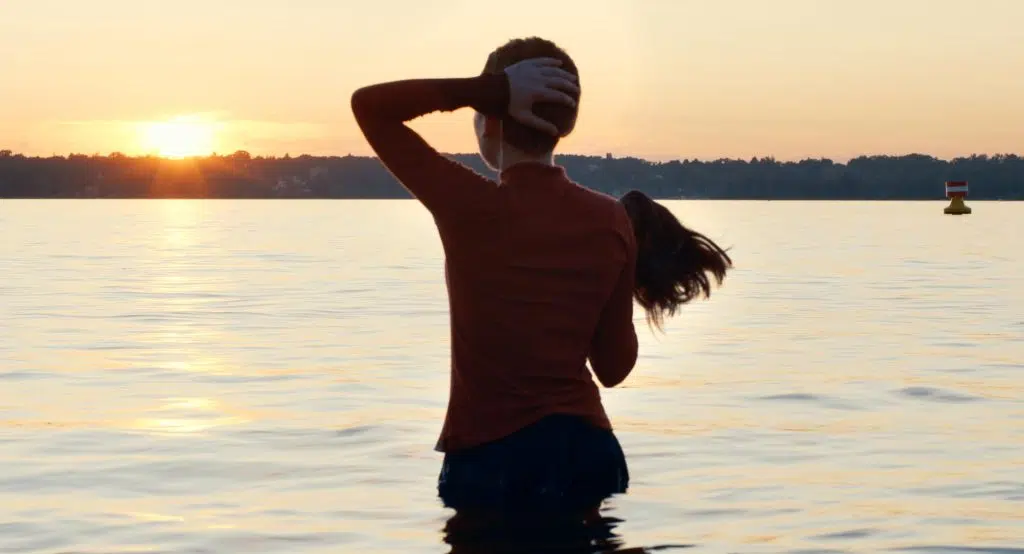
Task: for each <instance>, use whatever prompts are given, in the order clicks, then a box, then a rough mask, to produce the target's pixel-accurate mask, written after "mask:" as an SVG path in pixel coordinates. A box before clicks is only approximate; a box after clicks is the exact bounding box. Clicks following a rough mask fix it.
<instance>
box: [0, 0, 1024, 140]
mask: <svg viewBox="0 0 1024 554" xmlns="http://www.w3.org/2000/svg"><path fill="white" fill-rule="evenodd" d="M1022 22H1024V0H714V1H711V0H517V1H513V2H501V1H496V0H495V1H480V0H472V1H470V0H359V1H356V0H289V1H287V2H286V1H284V0H275V1H270V0H244V1H243V0H173V1H166V0H89V1H84V0H3V1H2V2H0V148H9V149H12V150H15V151H20V152H25V153H28V154H41V155H48V154H51V153H58V154H65V153H68V152H72V151H74V152H85V153H93V152H98V153H108V152H111V151H122V152H126V153H137V152H139V151H141V149H142V148H143V146H142V145H141V144H140V141H139V138H138V133H137V132H136V128H137V125H138V123H139V122H144V121H157V120H162V119H166V118H170V117H174V116H179V115H188V114H199V115H200V116H201V117H203V118H206V119H208V120H210V121H215V122H217V129H218V132H217V136H216V141H215V147H216V149H217V150H218V151H220V152H222V153H228V152H231V151H234V150H237V149H247V150H249V151H250V152H252V153H254V154H284V153H286V152H287V153H291V154H293V155H297V154H301V153H310V154H341V155H343V154H347V153H353V154H362V155H365V154H370V151H369V149H368V148H367V147H366V146H365V144H364V143H363V141H362V139H361V136H360V134H359V131H358V129H357V128H356V127H355V123H354V122H353V120H352V116H351V113H350V111H349V107H348V100H349V96H350V94H351V93H352V91H353V90H354V89H356V88H358V87H359V86H362V85H366V84H370V83H373V82H377V81H382V80H392V79H401V78H409V77H456V76H470V75H475V74H477V73H479V71H480V69H481V67H482V65H483V62H484V60H485V59H486V56H487V54H488V53H489V52H490V51H491V50H492V49H493V48H495V47H496V46H498V45H500V44H501V43H503V42H504V41H505V40H507V39H509V38H513V37H519V36H529V35H540V36H543V37H546V38H549V39H551V40H554V41H555V42H557V43H559V44H560V45H562V46H563V47H564V48H566V50H567V51H568V52H569V53H570V55H572V56H573V57H574V58H575V60H576V62H577V64H578V65H579V67H580V71H581V73H582V77H581V84H582V86H583V98H582V101H581V114H580V124H579V125H578V126H577V131H576V132H575V133H574V134H573V135H572V136H571V137H569V139H567V140H566V141H564V142H563V146H562V150H564V151H570V152H579V153H596V154H603V153H605V152H612V153H615V154H617V155H634V156H640V157H645V158H649V159H675V158H694V157H698V158H719V157H743V158H748V157H751V156H776V157H778V158H780V159H794V158H803V157H821V156H824V157H832V158H834V159H838V160H842V159H846V158H849V157H851V156H855V155H858V154H863V153H892V154H902V153H909V152H923V153H929V154H933V155H937V156H940V157H952V156H956V155H964V154H970V153H975V152H977V153H997V152H1016V153H1021V152H1022V151H1024V24H1022ZM414 126H415V127H416V128H417V129H419V130H421V131H422V132H423V133H424V134H425V135H426V137H427V139H428V140H430V141H431V142H432V143H433V144H434V145H435V146H437V147H438V148H439V149H441V150H445V151H459V152H469V151H473V150H474V149H475V141H474V138H473V135H472V130H471V124H470V115H469V113H468V112H466V111H464V112H457V113H455V114H436V115H431V116H428V117H427V118H424V119H423V120H421V121H418V122H416V123H415V124H414Z"/></svg>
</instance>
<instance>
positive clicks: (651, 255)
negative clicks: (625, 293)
mask: <svg viewBox="0 0 1024 554" xmlns="http://www.w3.org/2000/svg"><path fill="white" fill-rule="evenodd" d="M619 202H621V203H622V204H623V206H625V207H626V213H627V214H629V219H630V221H631V222H632V224H633V235H634V236H635V237H636V244H637V260H636V286H635V288H634V290H633V297H634V298H635V299H636V301H637V303H638V304H640V306H641V307H643V309H644V311H645V312H646V313H647V323H648V324H650V325H652V326H653V327H656V328H658V329H661V328H662V324H663V323H664V321H665V318H667V317H672V316H673V315H675V313H676V311H677V310H678V309H679V308H680V307H681V306H682V305H683V304H686V303H688V302H690V301H691V300H694V299H695V298H698V297H704V298H708V297H710V296H711V289H712V279H713V280H714V283H715V284H716V285H721V284H722V281H723V280H724V279H725V274H726V272H727V271H728V270H730V269H731V268H732V258H730V257H729V254H727V253H726V251H725V250H723V249H722V248H721V247H720V246H718V245H717V244H715V242H714V241H713V240H711V239H709V238H708V237H706V236H704V235H702V234H701V233H698V232H696V231H694V230H692V229H688V228H686V227H685V226H683V224H682V223H680V222H679V220H678V219H676V216H674V215H672V212H670V211H668V208H666V207H665V206H662V205H661V204H659V203H657V202H655V201H654V200H652V199H651V198H650V197H649V196H647V195H646V194H644V193H642V192H640V191H637V190H632V191H629V192H627V193H626V194H625V195H624V196H623V197H622V198H621V199H619Z"/></svg>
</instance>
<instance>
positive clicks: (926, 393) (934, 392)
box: [896, 387, 985, 403]
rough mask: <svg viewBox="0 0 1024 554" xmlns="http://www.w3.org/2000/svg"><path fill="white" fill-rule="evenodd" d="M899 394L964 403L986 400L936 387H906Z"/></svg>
mask: <svg viewBox="0 0 1024 554" xmlns="http://www.w3.org/2000/svg"><path fill="white" fill-rule="evenodd" d="M896 393H897V394H899V395H901V396H905V397H908V398H913V399H916V400H925V401H929V402H948V403H964V402H978V401H982V400H985V399H984V398H982V397H980V396H972V395H969V394H964V393H961V392H956V391H948V390H943V389H940V388H936V387H906V388H902V389H899V390H897V391H896Z"/></svg>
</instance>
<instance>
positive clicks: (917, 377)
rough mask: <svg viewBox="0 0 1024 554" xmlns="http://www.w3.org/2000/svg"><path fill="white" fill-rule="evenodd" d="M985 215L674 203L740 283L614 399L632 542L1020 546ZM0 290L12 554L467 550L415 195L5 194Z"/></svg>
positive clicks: (433, 273) (1022, 469)
mask: <svg viewBox="0 0 1024 554" xmlns="http://www.w3.org/2000/svg"><path fill="white" fill-rule="evenodd" d="M970 204H971V205H972V207H973V208H974V210H975V213H974V215H971V216H967V217H950V216H944V215H943V214H942V208H943V203H942V202H941V201H937V202H916V203H902V202H892V203H867V202H864V203H856V202H851V203H826V202H717V201H716V202H710V201H703V202H697V201H693V202H689V201H687V202H670V203H669V205H670V206H671V208H672V209H673V210H674V211H675V212H676V213H677V214H678V215H680V216H681V217H682V218H684V221H686V222H687V223H688V224H690V225H692V226H693V227H695V228H697V229H699V230H701V231H704V232H706V233H707V234H709V235H710V236H712V237H714V238H715V239H716V240H719V241H720V242H721V243H722V244H723V245H731V246H733V250H732V254H733V255H734V257H735V260H736V263H737V265H738V268H737V269H736V271H735V273H734V274H733V275H731V276H730V277H729V279H728V281H727V283H726V286H725V288H723V289H722V290H721V291H719V292H717V293H716V294H715V295H714V297H713V299H712V300H711V301H710V302H706V303H701V304H697V305H694V306H692V307H690V308H689V309H687V310H685V312H684V313H683V314H682V315H681V316H679V317H678V318H677V319H676V320H673V321H672V322H670V323H669V325H668V326H667V329H666V333H665V334H664V335H662V336H657V335H655V334H653V333H651V332H649V331H648V330H647V329H646V328H645V327H644V326H643V323H642V321H638V329H639V331H640V339H641V357H640V361H639V364H638V366H637V368H636V370H635V372H634V373H633V375H632V376H631V377H630V379H629V380H627V382H626V383H625V384H624V385H623V386H622V387H621V388H617V389H614V390H607V391H604V392H603V395H604V398H605V402H606V405H607V407H608V411H609V413H610V415H611V417H612V419H613V422H614V424H615V425H616V427H617V429H618V432H619V435H620V439H621V441H622V443H623V446H624V448H625V449H626V452H627V455H628V457H629V461H630V465H631V472H632V477H633V480H632V487H631V490H630V491H629V494H628V495H626V496H623V497H619V498H616V499H614V500H613V501H611V502H609V504H608V506H607V510H606V513H607V515H608V516H609V517H612V518H616V519H618V520H621V523H619V524H618V525H617V526H616V528H615V529H614V532H615V534H616V535H617V536H618V539H617V541H618V543H620V544H621V547H622V548H625V547H641V546H643V547H651V551H654V550H655V547H659V546H662V547H675V548H678V547H681V546H686V545H689V546H690V548H688V549H685V550H682V549H680V550H679V551H680V552H695V553H697V552H699V553H712V552H714V553H718V552H880V551H906V552H924V553H940V552H999V553H1008V552H1012V553H1017V554H1020V553H1024V280H1022V277H1021V276H1022V275H1024V249H1022V248H1021V246H1020V240H1021V238H1022V237H1024V204H1015V203H986V202H971V203H970ZM0 267H2V268H3V278H2V279H0V298H2V302H0V321H2V322H3V323H2V324H0V325H2V332H0V552H4V553H8V552H9V553H18V554H36V553H46V554H54V553H58V552H77V553H113V552H165V553H208V552H209V553H236V552H253V553H289V554H312V553H328V552H330V553H338V552H379V553H391V552H394V553H418V552H423V553H430V552H436V553H442V552H448V551H449V548H450V547H449V546H447V545H445V544H443V543H442V540H441V528H442V527H443V525H444V523H445V520H446V519H447V518H448V517H449V516H450V513H448V512H447V511H446V510H444V509H443V508H441V507H440V505H439V503H438V502H437V500H436V499H435V488H434V487H435V483H436V475H437V469H438V465H439V461H440V459H439V454H437V453H435V452H433V451H432V446H433V444H434V441H435V439H436V435H437V432H438V431H439V429H440V423H441V418H442V415H443V410H444V407H445V403H446V401H447V386H448V375H447V359H448V358H447V356H448V351H447V348H448V340H447V339H448V337H447V332H448V327H447V325H448V319H447V312H446V307H447V305H446V300H445V291H444V288H443V277H442V257H441V249H440V244H439V241H438V239H437V237H436V233H435V231H434V229H433V226H432V222H431V220H430V218H429V216H428V215H427V214H426V212H425V211H424V210H423V209H422V208H421V207H420V206H419V205H418V204H416V203H415V202H412V201H226V200H212V201H186V200H183V201H176V200H167V201H164V200H160V201H145V200H143V201H120V200H118V201H76V200H48V201H33V200H25V201H10V200H3V201H0ZM639 315H640V314H638V317H639ZM666 550H667V551H669V552H671V551H674V550H673V549H666Z"/></svg>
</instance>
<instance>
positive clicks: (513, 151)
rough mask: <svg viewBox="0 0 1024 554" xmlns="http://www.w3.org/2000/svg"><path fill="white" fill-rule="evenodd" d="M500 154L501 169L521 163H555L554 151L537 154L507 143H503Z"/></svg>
mask: <svg viewBox="0 0 1024 554" xmlns="http://www.w3.org/2000/svg"><path fill="white" fill-rule="evenodd" d="M500 156H501V158H500V167H499V168H498V169H499V171H505V170H506V169H508V168H510V167H512V166H514V165H517V164H521V163H535V164H543V165H555V155H554V153H553V152H548V153H546V154H541V155H539V156H537V155H533V154H527V153H525V152H523V151H521V150H519V149H517V148H515V147H512V146H509V145H507V144H503V145H501V154H500Z"/></svg>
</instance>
